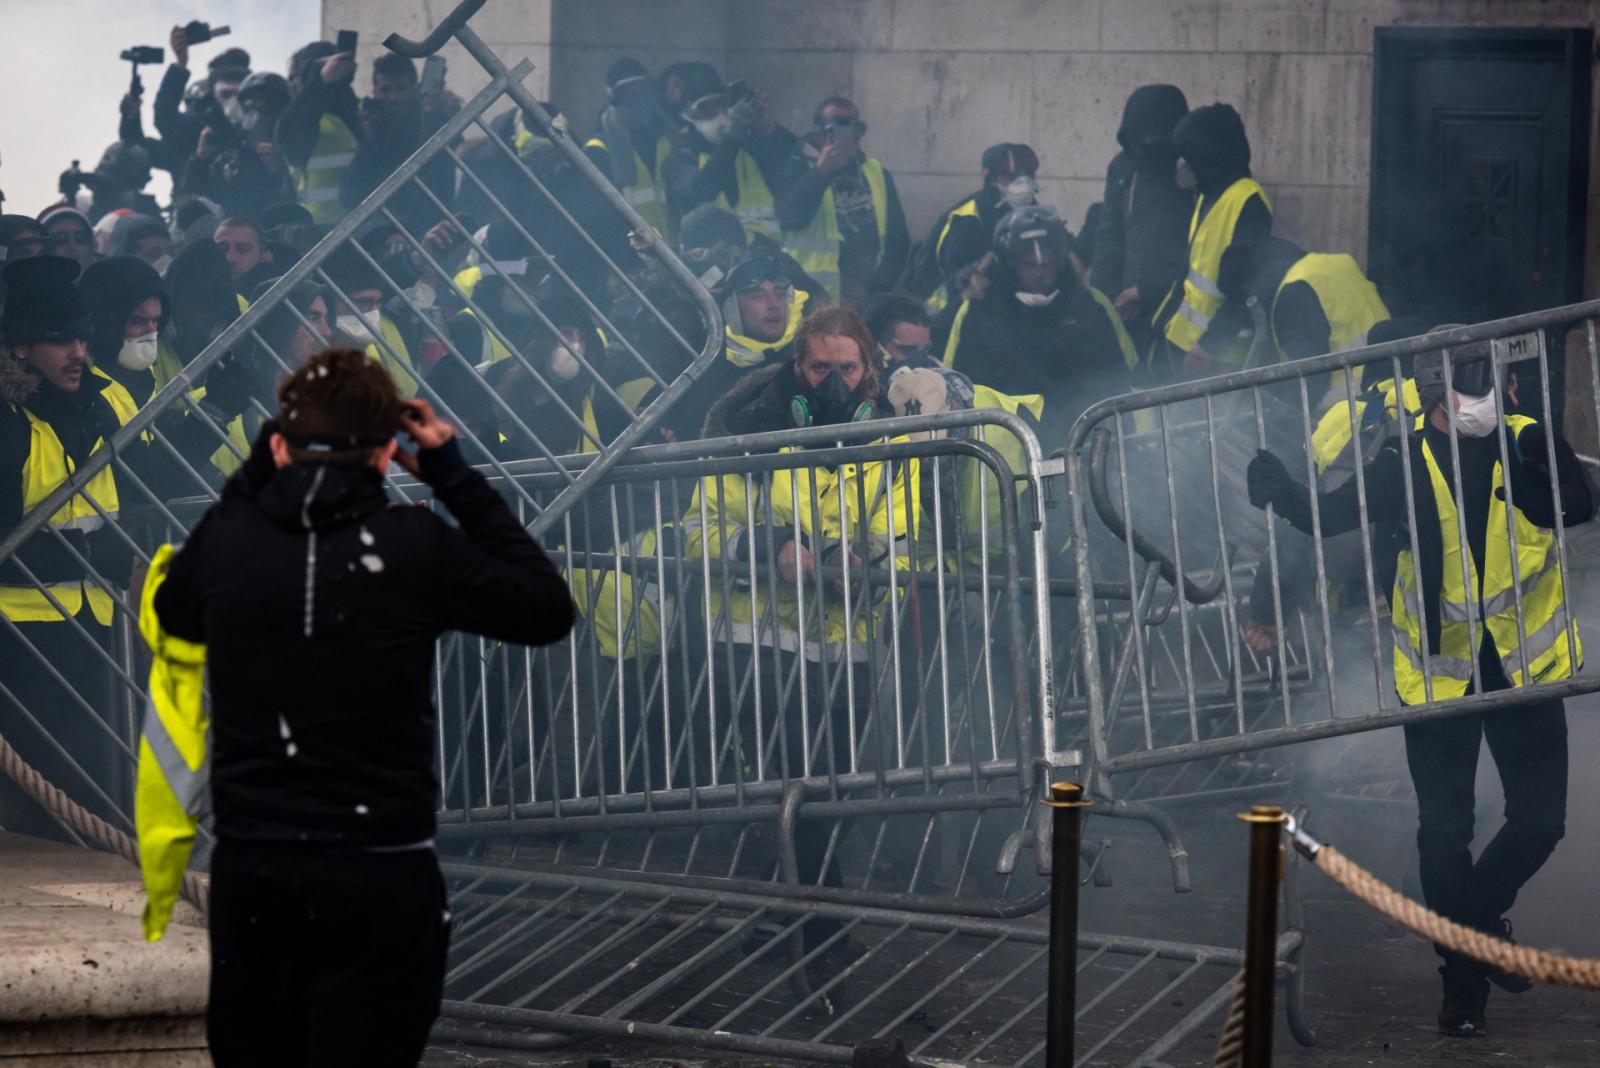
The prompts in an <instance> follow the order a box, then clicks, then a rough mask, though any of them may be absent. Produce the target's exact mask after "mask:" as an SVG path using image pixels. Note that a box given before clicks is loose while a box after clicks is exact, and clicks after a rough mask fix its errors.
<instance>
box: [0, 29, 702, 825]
mask: <svg viewBox="0 0 1600 1068" xmlns="http://www.w3.org/2000/svg"><path fill="white" fill-rule="evenodd" d="M479 6H481V2H475V3H469V4H467V5H463V7H462V8H461V9H459V10H458V11H457V12H456V13H455V14H453V15H452V16H451V17H450V19H448V20H447V24H446V25H445V26H443V27H441V31H440V32H439V33H437V34H435V36H434V38H430V42H431V45H430V48H431V49H437V47H438V46H439V45H440V44H441V43H442V41H443V40H444V39H445V38H446V37H447V36H449V35H451V34H453V35H454V36H455V37H456V38H457V39H458V40H460V41H461V42H462V44H463V45H465V46H466V47H467V48H468V51H469V52H471V53H472V54H473V55H474V56H475V57H477V58H478V59H479V60H480V61H481V62H482V63H483V64H484V67H485V69H486V71H487V72H488V74H489V83H488V84H487V85H486V86H485V87H484V88H483V89H482V90H481V91H480V92H478V93H477V94H475V95H474V96H473V97H472V98H471V99H470V100H469V101H467V102H466V104H465V105H464V106H463V107H462V109H461V110H460V111H459V112H458V113H457V114H456V115H454V116H453V117H451V118H450V119H449V120H448V121H447V122H445V123H444V124H443V126H441V127H440V128H439V129H438V130H437V132H435V133H434V134H433V135H432V136H431V137H429V138H428V139H427V140H426V142H425V143H424V144H422V145H421V147H420V148H419V149H418V150H417V152H416V153H415V154H414V155H413V156H412V157H411V158H410V159H408V160H407V161H406V162H405V163H404V164H403V165H402V166H401V167H400V168H399V169H398V170H397V171H396V172H395V173H393V174H392V175H390V176H389V177H388V178H387V179H385V180H384V181H383V182H382V183H381V184H380V185H379V186H378V187H377V188H376V189H375V190H374V191H373V193H372V194H371V195H370V196H368V197H367V198H366V199H365V200H363V201H362V202H361V204H360V205H359V206H357V207H355V208H354V209H353V210H351V211H350V213H349V214H348V215H347V216H345V217H344V218H343V219H342V220H341V221H340V222H338V223H337V224H336V225H335V226H334V227H333V228H332V229H331V231H330V232H329V233H328V234H327V235H326V236H325V237H324V238H323V239H322V240H321V241H320V242H318V243H317V245H316V246H315V247H314V248H312V249H311V250H310V251H309V252H308V253H307V254H306V255H305V256H304V257H303V258H301V259H300V260H299V261H298V262H297V263H295V264H294V265H293V266H291V267H290V268H289V269H288V270H287V271H286V272H285V273H284V274H283V276H282V277H281V278H280V279H278V280H277V282H276V284H274V285H273V286H272V288H271V289H270V290H269V291H268V292H267V293H265V294H264V295H263V296H262V297H261V298H260V299H259V300H257V301H256V302H255V303H254V304H251V305H250V306H249V307H248V308H247V309H246V310H244V311H243V312H242V314H241V313H240V312H239V310H238V307H236V306H235V300H234V297H233V295H232V294H231V293H229V294H228V298H227V301H226V304H227V308H226V309H225V314H218V315H216V316H215V317H214V321H211V322H209V323H207V324H199V325H197V326H196V327H195V329H203V330H204V332H205V333H206V336H207V337H210V338H213V340H211V341H210V343H209V344H206V345H204V347H203V350H202V351H199V352H198V353H197V354H196V355H195V356H194V357H193V359H191V360H190V361H189V362H188V363H187V365H186V366H183V367H182V369H181V370H178V371H177V372H175V373H174V374H173V375H172V377H171V378H170V379H169V380H167V381H166V382H165V384H164V385H162V386H161V388H159V389H158V390H157V391H156V392H155V393H154V394H153V395H152V396H151V397H150V399H149V401H148V402H147V403H145V404H144V405H143V406H142V407H141V408H139V409H138V411H137V412H135V413H133V414H132V415H131V417H129V418H126V419H125V422H124V425H123V426H122V428H121V429H120V430H118V431H117V432H116V433H115V434H113V435H112V436H111V437H110V438H109V440H107V441H105V442H104V443H102V445H100V446H99V447H98V448H96V450H95V451H94V452H93V453H92V455H90V456H89V457H88V459H87V460H86V461H85V462H83V463H82V464H80V465H78V466H77V468H76V470H74V471H73V472H72V474H71V477H70V478H69V479H68V480H67V481H66V482H65V483H64V484H63V485H61V486H60V487H59V488H58V489H56V490H55V491H54V492H51V493H49V494H48V495H46V496H44V497H43V498H42V499H41V500H40V501H38V502H37V503H36V505H35V506H34V507H33V508H31V510H29V511H28V513H27V514H26V515H25V516H24V517H23V519H22V521H21V523H20V524H19V525H17V526H16V527H15V528H14V529H11V530H6V531H3V532H0V568H3V569H4V575H3V585H4V586H5V587H7V588H8V589H9V590H10V591H12V594H11V600H12V601H14V602H16V605H12V607H13V609H15V610H13V611H11V612H10V613H9V614H6V615H0V651H3V653H4V660H5V669H6V670H5V672H4V677H3V678H0V703H3V704H4V705H5V706H6V707H5V713H6V714H5V715H4V717H3V718H0V724H3V725H4V726H5V729H6V731H7V734H8V735H9V736H15V737H21V736H23V735H26V736H27V737H26V738H25V739H24V740H23V741H22V743H21V744H22V745H23V747H24V752H25V756H26V757H27V758H28V759H30V760H31V761H34V762H35V763H37V764H38V765H39V767H40V770H41V771H43V772H44V773H45V774H46V775H47V776H48V777H49V778H51V779H52V780H54V781H55V782H56V783H57V785H59V786H60V787H62V788H63V789H64V790H66V791H67V793H68V794H69V795H70V796H71V797H73V798H74V799H76V800H78V801H79V802H80V803H82V804H85V805H87V806H89V807H91V808H92V810H93V811H95V812H96V813H98V814H99V815H101V816H103V817H104V818H106V819H109V820H111V821H112V823H113V824H114V825H115V826H118V827H120V828H123V829H131V827H132V820H131V812H132V807H131V801H132V790H133V787H132V769H133V766H134V757H135V754H136V752H137V748H138V745H139V725H140V722H141V720H142V718H143V716H144V709H145V707H146V704H147V700H148V695H147V694H146V692H145V680H144V674H145V669H146V667H147V664H148V659H147V654H146V651H145V649H144V648H143V644H142V639H140V638H139V636H138V626H137V607H138V589H139V586H140V583H141V581H142V575H143V572H144V569H145V568H146V567H147V566H148V564H149V561H150V554H151V552H152V551H153V549H154V548H155V546H157V545H158V544H160V543H161V542H164V541H171V542H179V541H182V540H183V538H184V536H185V534H186V532H187V530H188V529H189V527H190V526H192V524H193V523H194V522H195V521H196V520H197V518H198V515H199V513H200V511H201V510H202V509H203V507H204V506H205V505H207V504H209V503H210V502H211V501H213V500H215V499H216V498H217V495H218V493H219V490H220V487H221V485H222V483H223V481H224V479H225V477H226V476H227V475H228V474H229V473H231V472H232V471H234V470H235V469H237V468H238V467H239V466H240V465H241V464H242V463H243V461H244V459H245V457H246V455H247V453H248V451H249V448H250V445H251V442H252V441H253V440H254V438H255V437H256V435H257V433H258V431H259V428H260V427H261V425H262V424H263V423H264V421H265V420H267V419H268V418H270V417H271V416H272V414H273V413H275V411H276V408H277V402H276V399H275V395H274V393H275V387H276V382H277V380H278V379H279V378H280V377H281V376H282V375H285V374H287V373H288V372H290V371H292V370H293V369H294V367H295V366H297V364H298V361H299V360H300V359H302V358H303V356H304V355H305V350H308V349H309V350H311V351H314V350H315V349H316V348H320V347H321V345H322V336H321V330H320V326H321V321H322V319H323V318H324V317H325V318H326V319H328V320H330V321H331V320H334V319H335V318H338V317H341V316H342V317H344V318H345V319H346V320H347V321H350V320H351V317H352V316H355V317H360V318H361V319H362V320H364V322H365V327H366V330H365V331H363V334H364V335H365V336H361V337H341V336H337V335H336V336H335V338H334V341H335V343H341V342H342V343H345V344H353V345H354V346H355V347H358V348H359V347H362V346H364V347H365V348H366V351H367V353H368V355H369V356H370V357H371V358H372V359H374V360H377V361H379V362H381V363H382V364H383V365H384V366H385V367H386V368H387V369H388V370H389V371H390V373H391V375H392V376H393V378H394V379H395V382H396V385H397V386H398V387H399V389H400V390H401V392H402V393H403V394H404V395H406V396H416V397H420V398H423V399H426V400H428V401H430V402H431V403H432V404H433V405H434V406H435V408H436V409H437V410H438V411H439V412H440V414H441V415H442V416H443V417H444V418H446V419H447V420H449V421H450V422H452V423H454V424H455V425H456V426H457V428H458V430H459V432H460V440H461V443H462V447H463V449H464V450H465V452H466V453H467V455H468V456H469V457H470V458H471V459H472V460H473V462H475V463H477V464H479V465H481V466H482V467H484V468H485V469H486V470H487V471H488V472H489V473H491V474H494V475H498V476H499V477H500V479H501V486H502V488H503V489H504V490H505V492H506V493H507V495H508V496H509V497H510V498H511V500H512V502H513V503H514V505H515V506H517V507H518V508H520V509H521V510H522V514H523V517H524V519H525V520H526V522H527V525H528V527H529V529H530V530H531V531H533V532H534V533H535V534H538V535H541V536H545V537H549V536H550V534H551V533H552V532H553V531H557V530H559V528H560V525H561V524H562V522H563V521H564V520H566V519H567V517H568V515H569V512H570V511H571V510H572V509H573V508H574V507H575V506H576V505H577V504H578V502H579V501H580V500H582V499H583V497H584V495H585V494H586V492H588V491H589V489H590V488H591V487H592V486H594V485H595V484H596V483H597V482H598V481H599V480H600V479H601V478H602V477H603V476H604V475H605V473H606V472H607V470H608V469H609V468H610V467H611V465H612V464H613V463H615V462H616V461H617V459H618V458H619V457H620V456H622V455H623V454H624V453H626V452H627V450H628V449H629V447H631V446H632V445H634V444H636V443H638V442H640V441H641V440H644V439H645V437H646V435H649V434H651V433H652V431H653V430H654V428H655V427H656V426H657V424H658V423H659V422H660V421H661V419H662V418H663V416H664V415H665V414H666V412H667V411H668V409H669V408H671V406H672V405H673V404H674V403H676V402H677V401H678V400H679V399H680V398H681V397H682V396H683V394H684V393H685V392H686V391H687V390H689V389H690V388H691V387H692V386H693V385H694V383H695V381H696V379H697V378H698V377H699V376H700V375H701V373H702V372H703V371H704V370H705V369H706V368H707V367H708V366H709V365H710V364H711V363H712V361H714V360H716V359H718V358H719V357H720V351H721V342H722V332H723V331H722V323H721V317H720V314H719V312H718V310H717V308H716V306H715V304H714V302H713V301H712V300H711V298H710V296H709V295H708V294H707V293H706V292H705V290H704V288H703V287H701V286H700V285H699V283H698V282H697V281H696V279H695V277H694V276H693V275H692V274H691V273H690V272H689V271H688V270H687V269H686V268H685V267H684V266H683V264H682V263H681V262H679V260H678V259H677V258H676V256H675V255H674V254H673V252H672V251H671V249H670V248H669V247H668V246H667V244H666V243H665V241H664V240H663V239H662V238H661V236H660V235H659V234H658V233H656V232H655V231H654V230H653V229H652V228H651V227H650V226H648V225H647V224H646V223H645V221H644V220H643V219H642V218H640V216H639V215H638V213H637V212H636V211H634V210H633V208H632V207H631V206H629V204H628V203H627V202H626V200H625V199H624V198H623V197H622V196H621V194H619V193H618V192H617V190H616V189H615V188H614V187H613V186H612V185H611V184H610V183H609V182H608V181H607V180H606V178H605V177H604V176H603V175H601V174H600V173H599V172H598V171H596V170H595V168H594V166H593V164H592V163H591V162H590V161H589V159H588V158H587V156H585V155H584V153H583V151H582V150H581V148H579V147H578V146H577V145H576V144H574V143H573V142H572V141H571V139H570V138H568V137H567V135H566V132H565V129H564V127H563V125H562V124H561V123H559V122H557V121H556V120H553V119H552V118H551V117H550V116H549V115H548V114H546V112H545V111H544V110H543V109H542V108H541V107H540V106H539V104H538V103H537V101H535V100H534V98H533V96H532V95H531V93H530V92H529V91H528V90H527V88H526V87H525V86H524V85H523V84H522V82H523V79H525V78H526V77H527V76H528V73H529V72H530V71H531V69H532V66H531V64H529V63H527V62H523V63H521V64H519V65H517V66H516V67H515V68H511V69H508V68H507V67H506V66H505V65H504V64H503V63H501V62H500V60H499V59H498V58H497V57H495V56H494V54H493V53H492V52H491V51H489V50H488V48H487V47H486V46H484V45H483V43H482V41H481V40H479V39H478V38H477V37H476V35H475V34H474V33H473V32H472V30H471V29H470V27H469V26H467V25H466V22H465V19H466V17H467V16H468V15H470V14H471V12H472V11H475V10H476V9H477V7H479ZM507 103H509V104H511V105H512V106H513V107H514V109H515V111H516V115H517V116H518V117H519V119H520V123H521V135H518V134H517V133H515V132H514V130H513V129H512V127H511V126H509V125H508V124H507V123H505V122H504V121H503V118H504V115H505V114H506V113H505V112H504V109H503V105H505V104H507ZM497 109H498V110H499V111H500V112H501V118H498V119H491V117H490V115H491V112H493V111H496V110H497ZM441 189H443V190H446V192H445V193H441V192H440V190H441ZM449 191H455V192H458V193H460V194H462V195H463V196H465V195H466V194H468V193H469V192H470V194H471V195H472V196H473V198H474V202H475V203H476V204H477V205H479V208H480V210H481V211H482V212H483V213H484V214H483V215H482V216H480V217H478V218H477V219H476V220H475V224H474V225H476V226H482V225H483V224H485V223H487V224H488V227H489V231H490V237H489V239H488V241H489V242H490V243H494V244H496V247H497V249H502V251H500V252H494V251H491V249H490V248H488V247H487V245H486V243H485V240H483V239H480V237H479V236H477V235H476V234H474V233H469V232H468V230H469V229H471V227H469V226H468V225H466V224H465V223H464V221H463V220H461V219H458V218H457V217H456V216H455V215H454V214H452V212H451V210H450V207H449V204H448V203H447V201H448V200H449V199H450V197H449ZM580 203H581V210H580V207H579V204H580ZM602 231H604V232H607V233H611V234H613V235H620V236H621V240H620V243H619V242H617V241H609V242H605V243H602V242H601V241H600V240H597V238H596V236H595V234H596V233H600V232H602ZM557 244H560V245H561V247H562V248H563V249H565V250H567V254H566V255H565V256H564V257H558V256H556V255H555V254H554V253H553V252H552V251H551V249H552V247H553V246H555V245H557ZM504 248H510V249H512V250H514V252H515V254H516V256H517V259H516V261H515V262H514V263H509V262H508V254H507V253H505V252H504V251H503V249H504ZM580 266H581V268H582V270H580ZM647 275H648V276H649V278H650V282H649V288H648V291H647V290H646V289H645V288H641V282H640V281H639V279H640V278H643V277H645V276H647ZM420 282H425V283H427V284H426V285H420V284H419V283H420ZM224 288H231V287H227V286H226V285H225V287H224ZM608 291H609V292H614V293H616V294H618V295H619V300H618V302H617V304H615V305H613V303H612V301H611V300H610V299H609V298H608V297H607V296H606V293H607V292H608ZM491 292H492V293H493V294H494V296H495V299H494V300H493V301H490V300H488V299H487V296H486V295H487V294H489V293H491ZM433 294H437V300H434V299H431V296H432V295H433ZM557 307H561V308H563V309H564V312H563V313H561V314H562V315H563V319H562V321H557V318H556V316H557V314H558V313H557V312H556V311H555V310H554V309H555V308H557ZM617 307H622V308H624V309H625V310H626V312H627V314H625V315H623V314H618V313H617V312H616V310H615V309H616V308H617ZM575 324H576V325H577V326H578V327H581V329H574V327H575ZM464 328H469V329H464ZM575 334H576V335H580V336H579V337H578V339H576V340H575V338H574V335H575ZM469 335H470V337H471V338H472V339H473V340H474V342H475V344H464V343H463V338H466V337H468V336H469ZM169 340H170V338H169ZM556 353H561V354H564V356H565V357H566V358H565V359H564V360H562V361H561V365H560V367H559V368H557V366H556V360H555V357H554V355H553V354H556ZM85 383H86V385H85V388H100V389H104V388H107V387H108V383H107V382H106V381H105V380H104V379H103V378H101V377H99V376H98V375H96V376H94V377H90V376H86V377H85ZM575 452H582V453H585V454H587V459H586V461H585V462H584V463H582V464H579V465H565V464H555V463H552V464H551V467H550V470H551V471H552V472H553V473H554V485H553V488H551V489H550V490H548V491H545V492H541V493H540V494H538V495H535V494H533V493H531V492H529V491H528V490H527V489H526V488H524V486H523V485H522V484H521V483H520V482H519V481H517V480H515V479H512V478H510V477H509V468H508V465H510V464H512V463H515V462H518V461H519V460H522V459H526V458H540V459H543V460H545V461H546V462H550V461H553V460H554V459H555V458H556V457H561V456H566V455H569V454H572V453H575ZM403 481H404V480H403V479H401V480H400V481H398V482H397V481H396V480H395V479H393V478H391V479H390V486H391V488H398V487H399V485H400V483H401V482H403ZM41 561H43V563H41ZM8 604H10V602H8ZM17 605H20V606H21V607H20V608H17V607H16V606H17Z"/></svg>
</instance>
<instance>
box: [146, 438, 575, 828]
mask: <svg viewBox="0 0 1600 1068" xmlns="http://www.w3.org/2000/svg"><path fill="white" fill-rule="evenodd" d="M268 429H270V427H269V428H268ZM268 429H264V430H263V432H262V434H261V436H260V437H259V438H258V439H257V441H256V445H255V448H254V450H253V451H252V453H251V455H250V459H249V460H248V462H247V463H246V464H245V466H244V467H242V468H241V469H240V470H239V472H237V473H236V474H235V475H234V477H233V478H232V479H230V480H229V482H228V484H227V486H226V488H225V489H224V491H223V494H222V499H221V500H220V501H219V502H217V504H215V505H214V506H212V508H211V510H210V511H208V512H207V513H206V515H205V517H204V518H203V519H202V520H201V521H200V523H199V524H198V525H197V526H196V527H195V529H194V531H193V532H192V533H191V534H190V535H189V540H188V541H187V542H186V543H185V544H184V546H183V549H182V551H181V552H179V553H178V555H177V556H176V557H175V558H174V559H173V561H172V565H171V568H170V570H169V572H168V576H167V581H166V583H165V584H164V585H163V586H162V587H161V589H160V590H159V591H158V592H157V594H156V600H155V606H156V612H157V613H158V614H159V616H160V618H161V623H162V625H163V627H165V628H166V630H167V631H168V632H169V633H171V634H174V635H177V636H178V637H181V638H185V639H187V640H189V641H199V642H204V643H206V646H207V665H206V666H207V672H208V675H209V676H210V680H211V698H212V708H213V712H212V730H213V751H212V775H211V787H212V799H213V807H214V811H215V813H216V830H217V834H218V836H219V837H221V838H224V839H230V840H249V841H258V842H281V843H308V844H314V845H323V846H337V847H346V848H364V847H382V846H398V845H409V844H412V843H417V842H421V841H423V840H425V839H427V838H429V837H430V836H431V835H432V834H433V831H434V800H435V795H436V791H437V784H436V783H435V781H434V774H433V748H434V735H435V732H436V730H437V727H436V716H437V712H436V710H435V709H434V707H433V701H432V697H431V695H432V684H431V681H430V680H431V677H432V673H433V667H434V664H433V658H434V641H435V639H437V638H438V637H439V636H440V635H441V634H443V633H444V632H446V631H450V630H462V631H467V632H468V633H473V634H482V635H485V636H487V637H490V638H494V639H496V640H499V641H506V642H519V643H523V644H528V645H544V644H548V643H550V642H556V641H560V640H561V639H562V638H563V637H565V636H566V634H567V632H568V631H569V630H570V629H571V628H572V623H573V619H574V614H575V612H574V607H573V604H572V597H571V595H570V594H569V593H568V591H567V585H566V583H565V582H564V581H563V580H562V577H561V573H560V572H559V571H558V570H557V569H556V567H555V565H554V564H552V563H551V562H550V559H549V558H548V557H547V556H546V555H545V553H544V550H542V549H541V548H540V547H539V545H538V543H537V542H535V541H534V540H533V539H532V538H531V537H529V536H528V534H527V532H526V531H525V530H523V528H522V525H521V524H520V523H518V522H517V519H516V517H515V516H513V515H512V514H511V510H510V508H508V507H507V506H506V502H505V501H504V500H503V499H502V498H501V497H500V495H499V494H498V493H496V492H495V490H494V489H493V488H492V487H491V486H490V485H489V483H488V482H487V481H485V480H484V478H483V476H482V475H480V474H478V473H477V472H476V471H474V470H473V469H472V468H470V467H468V466H467V465H466V464H465V462H463V460H462V459H461V454H460V452H459V450H457V449H456V448H455V447H454V444H453V443H451V444H447V445H445V446H443V447H440V448H437V449H429V450H425V451H423V452H422V453H421V454H420V455H419V461H420V463H421V465H422V474H423V478H424V479H425V480H426V481H427V482H428V484H429V485H430V486H431V487H432V489H433V494H434V497H435V499H437V500H438V501H440V502H441V503H443V504H444V505H445V507H447V508H448V509H449V510H450V514H451V515H452V516H453V517H454V518H455V519H456V521H457V523H458V524H459V525H452V524H451V523H448V522H446V521H445V519H444V518H443V517H441V516H439V515H436V514H435V513H434V512H432V511H430V510H428V509H426V508H418V507H415V506H413V505H410V504H400V503H394V502H391V501H390V500H389V499H388V498H387V496H386V495H385V493H384V490H383V483H382V480H381V476H380V475H379V474H378V472H377V470H376V469H375V468H373V467H370V466H368V465H365V464H362V465H356V466H349V465H342V464H331V463H330V464H321V463H295V464H291V465H290V466H288V467H285V468H282V469H277V468H275V467H274V465H273V462H272V457H271V454H270V452H269V450H268V449H267V446H266V441H267V437H268Z"/></svg>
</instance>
